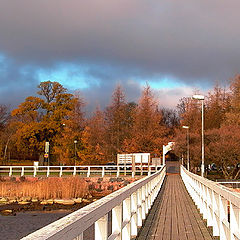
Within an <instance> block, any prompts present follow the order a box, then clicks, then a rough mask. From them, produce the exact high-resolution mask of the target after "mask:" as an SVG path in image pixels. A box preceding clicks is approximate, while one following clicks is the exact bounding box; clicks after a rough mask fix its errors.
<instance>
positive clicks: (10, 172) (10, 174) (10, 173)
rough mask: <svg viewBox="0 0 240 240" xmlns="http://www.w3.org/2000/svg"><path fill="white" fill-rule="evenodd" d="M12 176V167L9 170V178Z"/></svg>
mask: <svg viewBox="0 0 240 240" xmlns="http://www.w3.org/2000/svg"><path fill="white" fill-rule="evenodd" d="M11 176H12V167H10V168H9V177H11Z"/></svg>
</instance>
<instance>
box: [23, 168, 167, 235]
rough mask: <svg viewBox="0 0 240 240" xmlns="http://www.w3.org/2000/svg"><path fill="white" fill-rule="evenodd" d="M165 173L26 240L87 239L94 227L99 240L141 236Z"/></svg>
mask: <svg viewBox="0 0 240 240" xmlns="http://www.w3.org/2000/svg"><path fill="white" fill-rule="evenodd" d="M165 174H166V168H165V166H163V167H162V168H161V170H159V171H157V172H156V173H154V174H152V175H151V176H147V177H144V178H142V179H140V180H138V181H136V182H133V183H131V184H129V185H127V186H126V187H124V188H122V189H120V190H118V191H116V192H113V193H112V194H110V195H108V196H106V197H104V198H102V199H100V200H98V201H96V202H94V203H91V204H90V205H88V206H86V207H84V208H82V209H79V210H77V211H75V212H73V213H71V214H69V215H67V216H65V217H63V218H61V219H59V220H57V221H56V222H53V223H51V224H49V225H47V226H46V227H44V228H42V229H40V230H38V231H36V232H34V233H32V234H30V235H28V236H26V237H24V238H22V240H36V239H38V240H45V239H51V240H83V239H85V236H84V231H85V230H87V229H88V228H89V227H91V226H93V229H94V230H93V232H94V236H95V238H94V239H95V240H106V239H107V240H114V239H116V240H120V239H123V240H130V239H131V238H132V237H135V236H137V232H138V229H139V228H140V227H141V226H142V224H143V221H144V219H145V218H146V215H147V214H148V212H149V210H150V208H151V205H152V204H153V202H154V200H155V198H156V197H157V195H158V193H159V191H160V189H161V186H162V183H163V181H164V178H165ZM109 214H111V222H109V217H108V216H109Z"/></svg>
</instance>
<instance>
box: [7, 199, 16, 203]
mask: <svg viewBox="0 0 240 240" xmlns="http://www.w3.org/2000/svg"><path fill="white" fill-rule="evenodd" d="M15 202H17V200H16V199H11V200H9V203H15Z"/></svg>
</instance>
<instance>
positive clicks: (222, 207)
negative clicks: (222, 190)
mask: <svg viewBox="0 0 240 240" xmlns="http://www.w3.org/2000/svg"><path fill="white" fill-rule="evenodd" d="M219 212H220V214H219V215H220V216H219V221H220V240H225V239H229V236H228V231H227V229H226V227H227V226H226V224H228V206H227V200H226V199H224V198H223V197H222V196H221V195H219Z"/></svg>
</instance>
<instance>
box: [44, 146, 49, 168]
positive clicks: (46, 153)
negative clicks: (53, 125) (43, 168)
mask: <svg viewBox="0 0 240 240" xmlns="http://www.w3.org/2000/svg"><path fill="white" fill-rule="evenodd" d="M44 158H47V162H48V166H49V142H46V143H45V154H44Z"/></svg>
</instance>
